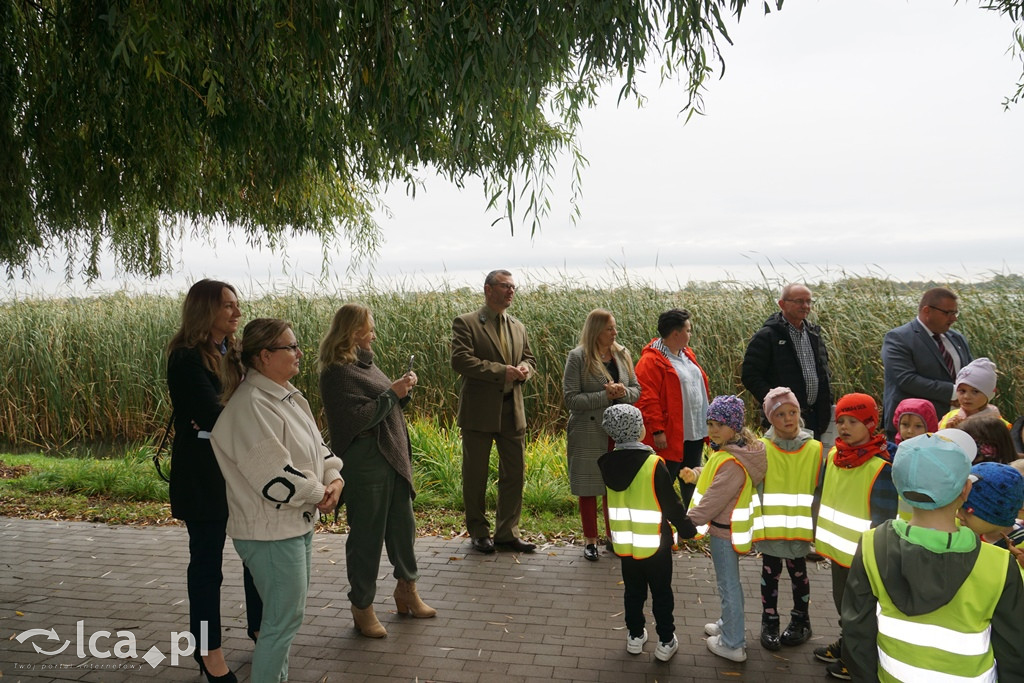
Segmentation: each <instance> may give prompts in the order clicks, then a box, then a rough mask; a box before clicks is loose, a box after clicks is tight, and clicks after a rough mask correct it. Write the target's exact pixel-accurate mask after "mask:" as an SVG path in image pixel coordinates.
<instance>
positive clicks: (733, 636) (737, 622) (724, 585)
mask: <svg viewBox="0 0 1024 683" xmlns="http://www.w3.org/2000/svg"><path fill="white" fill-rule="evenodd" d="M709 538H710V539H711V561H712V562H713V563H714V565H715V581H716V583H717V584H718V597H719V598H720V599H721V600H722V618H721V619H719V620H718V624H719V626H720V627H721V629H722V645H724V646H726V647H730V648H737V647H745V646H746V636H745V634H744V624H743V586H742V585H741V584H740V556H739V555H737V554H736V551H735V550H733V548H732V543H730V542H729V541H727V540H725V539H724V538H718V537H716V536H710V537H709Z"/></svg>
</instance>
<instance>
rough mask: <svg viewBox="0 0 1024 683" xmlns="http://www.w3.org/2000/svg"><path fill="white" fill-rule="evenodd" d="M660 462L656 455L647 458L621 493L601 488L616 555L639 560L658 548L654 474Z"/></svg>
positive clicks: (658, 520)
mask: <svg viewBox="0 0 1024 683" xmlns="http://www.w3.org/2000/svg"><path fill="white" fill-rule="evenodd" d="M661 461H662V459H661V456H659V455H658V454H657V453H651V454H650V455H649V456H647V460H646V461H645V462H644V464H643V466H642V467H641V468H640V471H639V472H637V473H636V476H635V477H633V481H631V482H630V484H629V487H628V488H626V490H625V491H613V490H612V489H610V488H608V487H605V490H606V492H607V497H608V521H609V522H610V523H611V527H612V547H613V548H614V549H615V554H616V555H620V556H622V557H632V558H634V559H637V560H642V559H644V558H646V557H650V556H651V555H653V554H654V553H656V552H657V551H658V548H659V546H660V545H661V506H660V505H659V504H658V495H657V494H656V493H655V491H654V472H655V470H657V468H658V463H660V462H661Z"/></svg>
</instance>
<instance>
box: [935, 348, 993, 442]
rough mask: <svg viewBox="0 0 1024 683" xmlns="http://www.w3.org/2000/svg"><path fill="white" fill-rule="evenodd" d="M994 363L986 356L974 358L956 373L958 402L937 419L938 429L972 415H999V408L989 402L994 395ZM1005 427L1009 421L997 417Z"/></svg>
mask: <svg viewBox="0 0 1024 683" xmlns="http://www.w3.org/2000/svg"><path fill="white" fill-rule="evenodd" d="M996 379H997V378H996V364H995V363H993V362H992V361H990V360H989V359H988V358H975V359H974V360H972V361H971V362H970V363H968V364H967V365H965V366H963V367H962V368H960V372H958V373H956V382H955V383H954V385H953V386H954V388H955V389H956V400H957V402H958V403H959V404H960V407H959V408H955V409H953V410H951V411H949V412H948V413H946V414H945V415H943V416H942V419H941V420H939V429H946V428H947V427H957V426H959V425H960V423H961V422H963V421H964V420H966V419H967V418H969V417H970V416H972V415H980V414H982V413H991V414H993V415H996V416H999V408H996V407H995V406H994V405H992V404H991V403H990V401H991V400H992V399H993V398H995V395H996ZM999 419H1000V420H1001V421H1002V423H1003V425H1005V426H1006V428H1007V429H1009V428H1010V423H1009V422H1007V421H1006V420H1003V419H1002V417H1000V418H999Z"/></svg>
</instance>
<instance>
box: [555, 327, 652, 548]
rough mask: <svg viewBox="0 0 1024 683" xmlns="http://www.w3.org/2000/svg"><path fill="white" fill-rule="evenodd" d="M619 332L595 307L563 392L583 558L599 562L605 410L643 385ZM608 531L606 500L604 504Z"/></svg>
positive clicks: (634, 394) (571, 484)
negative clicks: (618, 337) (617, 339)
mask: <svg viewBox="0 0 1024 683" xmlns="http://www.w3.org/2000/svg"><path fill="white" fill-rule="evenodd" d="M617 334H618V330H617V329H616V327H615V318H614V317H613V316H612V314H611V313H609V312H608V311H606V310H604V309H602V308H596V309H594V310H593V311H591V312H590V314H589V315H588V316H587V321H586V322H585V323H584V324H583V333H582V334H581V335H580V343H579V346H577V347H576V348H575V349H573V350H572V351H570V352H569V357H568V358H567V359H566V361H565V375H564V377H563V379H562V393H563V396H564V397H565V406H566V408H568V409H569V429H568V434H567V447H566V450H567V455H568V460H569V487H570V490H571V491H572V493H573V495H575V496H579V499H580V519H581V520H582V522H583V537H584V542H585V546H584V548H583V557H585V558H586V559H588V560H590V561H591V562H594V561H597V557H598V554H597V497H598V496H602V497H603V496H604V495H605V489H604V481H603V480H602V479H601V471H600V470H599V469H598V467H597V459H598V458H599V457H601V456H602V455H604V454H605V453H607V452H608V451H610V450H611V449H612V448H613V447H614V444H609V441H608V435H607V434H605V432H604V430H603V429H602V428H601V417H602V415H603V414H604V409H605V408H607V407H608V406H610V405H612V404H615V403H635V402H636V400H637V398H639V397H640V384H639V383H638V382H637V381H636V374H635V373H634V372H633V361H632V359H631V358H630V356H629V351H627V350H626V348H625V347H624V346H622V345H621V344H618V343H616V342H615V337H616V335H617ZM604 523H605V532H606V533H608V534H609V535H610V533H611V532H610V531H608V501H607V499H605V500H604Z"/></svg>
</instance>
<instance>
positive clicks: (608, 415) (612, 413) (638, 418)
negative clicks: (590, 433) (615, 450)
mask: <svg viewBox="0 0 1024 683" xmlns="http://www.w3.org/2000/svg"><path fill="white" fill-rule="evenodd" d="M601 426H602V427H603V428H604V431H605V433H606V434H607V435H608V436H610V437H611V438H612V440H613V441H614V442H615V443H617V444H619V443H632V442H635V441H639V440H640V432H641V431H643V427H644V416H643V414H641V412H640V410H639V409H638V408H637V407H636V406H632V405H629V404H628V403H616V404H615V405H613V406H608V407H607V408H605V411H604V417H603V418H602V419H601Z"/></svg>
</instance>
